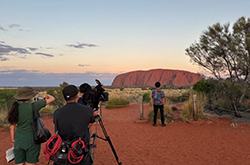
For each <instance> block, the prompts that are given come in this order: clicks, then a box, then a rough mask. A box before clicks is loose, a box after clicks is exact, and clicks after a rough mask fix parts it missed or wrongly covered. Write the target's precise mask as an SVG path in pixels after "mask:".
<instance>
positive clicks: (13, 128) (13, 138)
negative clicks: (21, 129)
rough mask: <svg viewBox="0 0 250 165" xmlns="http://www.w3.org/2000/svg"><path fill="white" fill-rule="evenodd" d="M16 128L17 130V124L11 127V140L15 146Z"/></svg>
mask: <svg viewBox="0 0 250 165" xmlns="http://www.w3.org/2000/svg"><path fill="white" fill-rule="evenodd" d="M15 128H16V125H15V124H11V125H10V138H11V142H12V143H13V144H14V143H15Z"/></svg>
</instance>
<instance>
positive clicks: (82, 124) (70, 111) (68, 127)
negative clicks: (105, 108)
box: [53, 103, 95, 144]
mask: <svg viewBox="0 0 250 165" xmlns="http://www.w3.org/2000/svg"><path fill="white" fill-rule="evenodd" d="M53 122H54V124H55V132H56V131H58V134H59V135H60V136H61V138H62V139H66V138H68V137H72V136H73V137H81V138H82V139H84V140H85V141H86V142H87V143H88V144H89V142H90V135H89V130H88V125H89V123H94V122H95V118H94V115H93V110H92V109H91V108H90V107H88V106H85V105H80V104H78V103H67V104H66V105H65V106H63V107H61V108H59V109H57V110H56V111H55V112H54V119H53Z"/></svg>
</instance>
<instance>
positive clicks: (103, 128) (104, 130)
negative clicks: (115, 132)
mask: <svg viewBox="0 0 250 165" xmlns="http://www.w3.org/2000/svg"><path fill="white" fill-rule="evenodd" d="M98 118H99V119H98V121H99V124H100V126H101V128H102V131H103V134H104V136H105V138H106V140H107V141H108V143H109V145H110V147H111V149H112V151H113V154H114V156H115V159H116V161H117V163H118V165H121V164H122V162H119V158H118V156H117V153H116V151H115V148H114V146H113V144H112V142H111V140H110V137H109V136H108V133H107V131H106V129H105V127H104V125H103V122H102V120H101V117H100V116H99V117H98Z"/></svg>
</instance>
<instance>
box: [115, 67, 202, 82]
mask: <svg viewBox="0 0 250 165" xmlns="http://www.w3.org/2000/svg"><path fill="white" fill-rule="evenodd" d="M201 78H202V76H201V75H200V74H198V73H192V72H189V71H184V70H172V69H152V70H138V71H131V72H127V73H123V74H119V75H117V76H116V77H115V79H114V81H113V82H112V84H111V86H154V84H155V82H157V81H159V82H160V83H161V85H162V86H164V85H165V86H189V85H193V84H195V83H196V82H198V81H199V80H201Z"/></svg>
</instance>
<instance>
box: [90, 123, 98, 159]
mask: <svg viewBox="0 0 250 165" xmlns="http://www.w3.org/2000/svg"><path fill="white" fill-rule="evenodd" d="M95 121H96V122H95V123H96V127H95V128H96V130H95V133H93V134H92V136H91V138H93V141H92V146H91V149H90V156H91V158H92V161H93V164H94V155H95V147H96V143H97V127H98V119H95ZM92 129H93V128H92V127H91V132H92Z"/></svg>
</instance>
